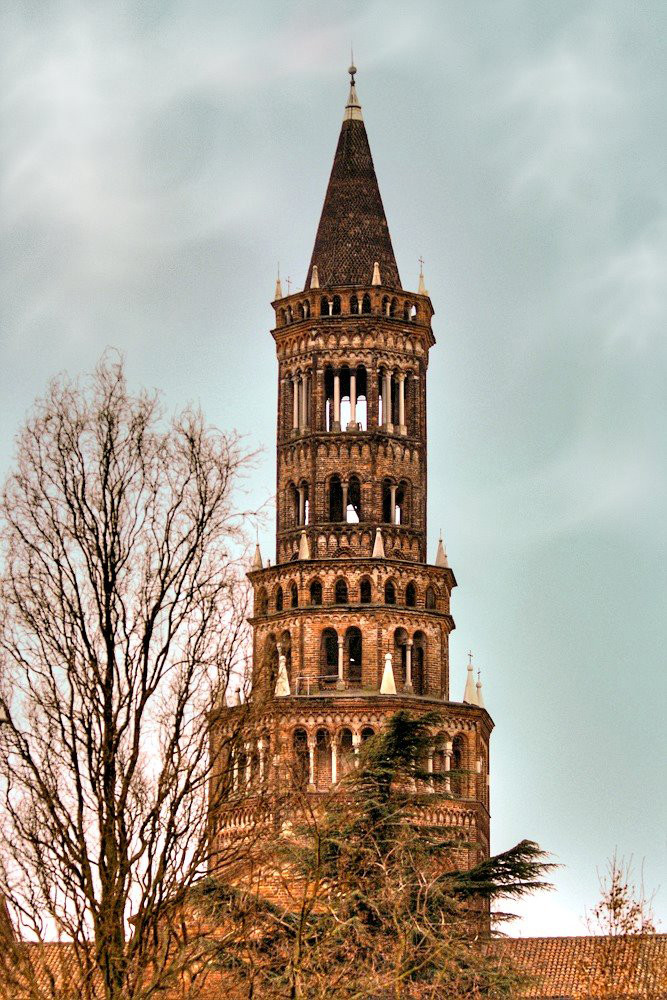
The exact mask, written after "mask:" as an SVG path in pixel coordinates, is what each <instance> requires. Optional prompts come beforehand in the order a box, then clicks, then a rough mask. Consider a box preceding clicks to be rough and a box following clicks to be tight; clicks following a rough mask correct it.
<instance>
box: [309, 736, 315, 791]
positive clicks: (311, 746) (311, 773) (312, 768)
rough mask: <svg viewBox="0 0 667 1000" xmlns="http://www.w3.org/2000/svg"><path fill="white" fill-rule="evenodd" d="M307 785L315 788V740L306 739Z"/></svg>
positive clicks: (311, 738)
mask: <svg viewBox="0 0 667 1000" xmlns="http://www.w3.org/2000/svg"><path fill="white" fill-rule="evenodd" d="M308 784H309V785H310V786H311V787H312V788H314V787H315V739H314V738H313V737H312V736H311V737H309V739H308Z"/></svg>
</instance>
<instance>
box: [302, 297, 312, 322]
mask: <svg viewBox="0 0 667 1000" xmlns="http://www.w3.org/2000/svg"><path fill="white" fill-rule="evenodd" d="M303 316H304V319H308V317H309V316H310V302H309V301H308V299H306V301H305V302H304V304H303Z"/></svg>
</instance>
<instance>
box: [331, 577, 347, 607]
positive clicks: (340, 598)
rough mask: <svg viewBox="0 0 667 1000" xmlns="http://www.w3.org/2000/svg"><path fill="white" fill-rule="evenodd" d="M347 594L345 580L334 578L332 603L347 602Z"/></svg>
mask: <svg viewBox="0 0 667 1000" xmlns="http://www.w3.org/2000/svg"><path fill="white" fill-rule="evenodd" d="M347 602H348V594H347V583H346V582H345V580H343V579H340V580H336V584H335V586H334V603H335V604H347Z"/></svg>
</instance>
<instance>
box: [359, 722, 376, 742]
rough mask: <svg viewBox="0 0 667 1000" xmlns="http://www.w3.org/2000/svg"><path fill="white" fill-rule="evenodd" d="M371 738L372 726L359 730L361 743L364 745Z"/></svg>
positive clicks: (372, 734) (373, 734)
mask: <svg viewBox="0 0 667 1000" xmlns="http://www.w3.org/2000/svg"><path fill="white" fill-rule="evenodd" d="M371 736H375V730H374V729H373V727H372V726H364V728H363V729H362V730H361V742H362V743H365V742H366V740H370V738H371Z"/></svg>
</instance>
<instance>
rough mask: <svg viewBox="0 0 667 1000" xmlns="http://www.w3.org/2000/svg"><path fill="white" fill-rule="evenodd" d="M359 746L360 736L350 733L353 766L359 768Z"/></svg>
mask: <svg viewBox="0 0 667 1000" xmlns="http://www.w3.org/2000/svg"><path fill="white" fill-rule="evenodd" d="M360 744H361V734H360V733H352V753H353V754H354V766H355V767H359V746H360Z"/></svg>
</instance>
